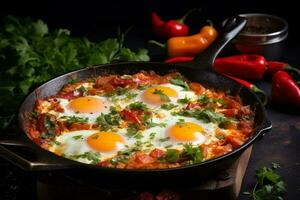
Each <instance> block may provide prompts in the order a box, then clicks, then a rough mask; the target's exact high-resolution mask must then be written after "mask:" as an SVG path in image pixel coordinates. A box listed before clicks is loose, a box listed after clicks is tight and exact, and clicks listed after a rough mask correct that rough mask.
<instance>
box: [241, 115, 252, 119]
mask: <svg viewBox="0 0 300 200" xmlns="http://www.w3.org/2000/svg"><path fill="white" fill-rule="evenodd" d="M251 118H252V117H251V115H244V116H243V119H244V120H250V119H251Z"/></svg>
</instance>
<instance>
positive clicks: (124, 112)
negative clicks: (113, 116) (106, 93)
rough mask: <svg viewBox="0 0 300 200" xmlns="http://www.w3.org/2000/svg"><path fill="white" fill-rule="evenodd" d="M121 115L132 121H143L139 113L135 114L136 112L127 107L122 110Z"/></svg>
mask: <svg viewBox="0 0 300 200" xmlns="http://www.w3.org/2000/svg"><path fill="white" fill-rule="evenodd" d="M121 116H122V118H123V119H125V120H126V121H130V122H134V123H138V124H140V123H141V121H140V120H139V118H138V117H137V115H135V113H133V112H131V111H129V110H127V109H124V110H122V111H121Z"/></svg>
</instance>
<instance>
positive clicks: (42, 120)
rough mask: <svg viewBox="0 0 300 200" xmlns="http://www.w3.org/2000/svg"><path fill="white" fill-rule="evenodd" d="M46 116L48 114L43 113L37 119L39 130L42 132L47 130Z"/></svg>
mask: <svg viewBox="0 0 300 200" xmlns="http://www.w3.org/2000/svg"><path fill="white" fill-rule="evenodd" d="M45 118H46V114H44V113H43V114H40V115H39V116H38V119H37V130H38V131H39V132H41V133H43V132H45V131H46V128H45Z"/></svg>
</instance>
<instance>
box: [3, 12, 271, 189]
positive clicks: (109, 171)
mask: <svg viewBox="0 0 300 200" xmlns="http://www.w3.org/2000/svg"><path fill="white" fill-rule="evenodd" d="M245 24H246V20H245V19H244V18H241V17H236V18H232V19H231V20H228V21H227V24H226V25H225V26H224V30H223V34H220V36H219V37H218V39H217V40H216V41H215V42H214V44H213V45H212V46H210V48H208V49H207V50H206V51H205V52H204V53H203V54H201V55H200V56H199V57H197V58H196V59H195V60H194V61H193V62H190V63H185V64H178V65H177V64H176V65H175V64H166V63H160V62H126V63H117V64H107V65H101V66H95V67H89V68H85V69H82V70H78V71H74V72H70V73H67V74H64V75H62V76H59V77H57V78H54V79H52V80H50V81H48V82H46V83H45V84H43V85H41V86H40V87H38V88H37V89H36V90H35V91H33V92H32V93H31V94H29V95H28V96H27V97H26V99H25V100H24V102H23V104H22V105H21V108H20V112H19V122H20V128H21V134H20V137H19V138H14V139H12V140H2V141H1V140H0V144H1V145H0V153H1V154H2V156H3V157H4V158H6V159H8V160H9V161H11V162H13V163H14V164H16V165H18V166H20V167H21V168H23V169H25V170H29V171H37V172H45V171H46V172H49V171H50V172H57V173H62V174H68V175H69V176H72V177H76V178H80V179H85V180H88V181H90V182H93V183H96V184H99V183H103V182H105V183H110V182H112V183H120V184H126V185H128V184H135V185H138V186H141V185H145V184H150V185H151V184H155V185H157V184H176V185H177V184H180V183H183V184H184V185H186V184H187V183H191V184H193V183H197V182H199V178H204V177H211V176H215V175H217V174H218V173H219V172H220V171H221V170H223V169H226V168H228V167H229V166H230V165H231V164H232V163H233V162H234V161H236V160H237V159H238V158H239V156H240V155H241V153H242V152H243V151H244V150H245V149H247V148H248V147H249V146H250V145H251V144H252V143H253V142H254V141H256V140H257V139H258V138H259V136H260V135H262V133H263V132H265V131H267V130H269V129H270V128H271V123H270V121H269V120H268V119H267V117H266V112H265V109H264V106H263V105H262V103H261V101H260V100H259V99H258V98H257V96H256V95H255V94H254V93H252V92H251V91H250V90H248V89H247V88H245V87H243V86H241V85H239V84H238V83H236V82H234V81H233V80H230V79H228V78H226V77H223V76H221V75H218V74H215V73H214V72H212V64H213V62H214V60H215V58H216V56H217V55H218V54H219V52H220V51H221V50H222V49H223V47H224V46H225V45H226V44H227V43H228V42H229V41H230V40H232V39H233V38H234V37H235V36H236V35H237V34H238V33H239V32H240V31H241V29H242V28H243V27H244V26H245ZM140 70H153V71H155V72H156V73H157V74H161V75H163V74H166V73H167V72H169V71H170V70H177V71H179V72H180V73H182V74H183V75H184V76H186V77H187V78H188V79H189V80H191V81H193V82H199V83H201V84H203V85H204V86H205V87H208V88H214V89H216V90H223V91H225V90H228V89H230V91H231V93H232V94H233V95H235V94H237V95H239V96H240V97H241V98H242V101H243V103H244V104H246V105H251V107H252V109H253V110H254V111H255V127H254V131H253V135H252V137H251V138H250V139H249V140H248V141H247V142H246V143H245V144H243V145H242V146H241V147H239V148H237V149H235V150H234V151H232V152H230V153H228V154H226V155H224V156H221V157H218V158H215V159H211V160H208V161H205V162H202V163H199V164H193V165H189V166H183V167H178V168H171V169H151V170H145V169H141V170H130V169H114V168H104V167H99V166H95V165H88V164H83V163H80V162H76V161H72V160H68V159H65V158H63V157H59V156H57V155H55V154H53V153H51V152H48V151H46V150H44V149H42V148H40V147H39V146H38V145H36V144H35V143H33V142H32V141H31V140H30V139H29V138H28V137H27V135H26V130H25V127H26V124H27V123H28V117H27V116H28V113H30V112H31V111H32V109H33V106H34V103H35V101H36V99H37V98H44V97H47V96H51V95H54V94H56V93H57V92H58V91H59V90H60V89H61V87H62V86H63V85H65V84H66V83H67V82H68V81H69V80H70V79H73V78H79V79H84V78H88V77H92V76H99V75H104V74H134V73H137V72H139V71H140ZM103 180H105V181H103ZM178 180H181V181H178Z"/></svg>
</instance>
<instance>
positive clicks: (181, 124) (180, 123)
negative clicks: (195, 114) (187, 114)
mask: <svg viewBox="0 0 300 200" xmlns="http://www.w3.org/2000/svg"><path fill="white" fill-rule="evenodd" d="M184 123H185V121H184V119H179V120H178V122H176V124H177V125H178V126H180V127H181V126H183V125H184Z"/></svg>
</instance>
